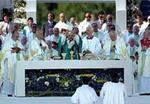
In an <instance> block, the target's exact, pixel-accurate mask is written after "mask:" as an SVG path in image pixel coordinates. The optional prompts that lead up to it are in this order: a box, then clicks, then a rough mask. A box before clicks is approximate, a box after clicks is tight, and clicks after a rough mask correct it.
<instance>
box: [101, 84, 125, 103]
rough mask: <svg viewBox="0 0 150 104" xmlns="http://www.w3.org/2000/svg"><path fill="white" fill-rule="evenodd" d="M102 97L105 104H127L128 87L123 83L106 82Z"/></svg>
mask: <svg viewBox="0 0 150 104" xmlns="http://www.w3.org/2000/svg"><path fill="white" fill-rule="evenodd" d="M100 97H102V98H103V104H125V97H126V87H125V85H124V84H123V83H121V82H118V83H114V82H105V83H104V85H103V87H102V89H101V92H100Z"/></svg>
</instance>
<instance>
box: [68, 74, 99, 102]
mask: <svg viewBox="0 0 150 104" xmlns="http://www.w3.org/2000/svg"><path fill="white" fill-rule="evenodd" d="M82 81H83V85H82V86H81V87H78V88H77V89H76V91H75V93H74V94H73V95H72V97H71V102H72V103H73V104H95V103H96V101H97V100H98V96H97V94H96V92H95V90H94V89H93V88H92V87H90V86H89V85H88V82H89V78H87V77H83V78H82Z"/></svg>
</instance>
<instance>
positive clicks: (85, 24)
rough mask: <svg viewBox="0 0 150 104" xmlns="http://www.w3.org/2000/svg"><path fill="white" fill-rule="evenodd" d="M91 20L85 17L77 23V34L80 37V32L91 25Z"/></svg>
mask: <svg viewBox="0 0 150 104" xmlns="http://www.w3.org/2000/svg"><path fill="white" fill-rule="evenodd" d="M91 23H92V21H87V20H86V19H85V20H83V21H81V22H80V24H79V25H78V29H79V35H80V36H81V37H82V32H85V31H86V28H87V27H89V26H91Z"/></svg>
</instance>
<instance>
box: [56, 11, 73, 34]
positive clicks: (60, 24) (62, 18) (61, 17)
mask: <svg viewBox="0 0 150 104" xmlns="http://www.w3.org/2000/svg"><path fill="white" fill-rule="evenodd" d="M54 28H58V29H59V32H62V31H63V29H65V30H72V26H71V24H70V23H69V22H68V21H67V20H66V17H65V14H64V13H60V14H59V22H58V23H56V25H55V26H54Z"/></svg>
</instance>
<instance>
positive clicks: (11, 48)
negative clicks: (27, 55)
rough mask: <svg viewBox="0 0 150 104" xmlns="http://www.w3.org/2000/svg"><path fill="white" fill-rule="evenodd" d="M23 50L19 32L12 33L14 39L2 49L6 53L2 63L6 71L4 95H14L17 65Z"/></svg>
mask: <svg viewBox="0 0 150 104" xmlns="http://www.w3.org/2000/svg"><path fill="white" fill-rule="evenodd" d="M21 49H22V45H21V42H20V41H19V32H18V31H17V30H14V31H13V32H12V37H11V38H10V39H9V40H8V42H7V43H5V44H4V46H3V48H2V52H3V53H4V58H3V60H2V62H1V65H2V69H3V70H4V83H3V86H2V93H3V94H6V95H13V94H14V83H15V64H16V62H17V61H18V60H20V55H21V54H20V51H21Z"/></svg>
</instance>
